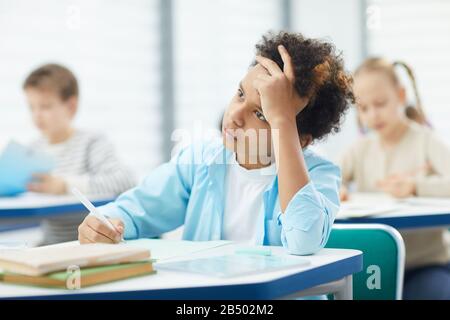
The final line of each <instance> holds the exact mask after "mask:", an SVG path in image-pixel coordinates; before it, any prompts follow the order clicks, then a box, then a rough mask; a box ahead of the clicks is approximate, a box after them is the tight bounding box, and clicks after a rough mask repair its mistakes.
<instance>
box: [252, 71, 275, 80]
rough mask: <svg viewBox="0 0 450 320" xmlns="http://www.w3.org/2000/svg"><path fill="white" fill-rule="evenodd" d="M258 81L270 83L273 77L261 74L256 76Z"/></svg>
mask: <svg viewBox="0 0 450 320" xmlns="http://www.w3.org/2000/svg"><path fill="white" fill-rule="evenodd" d="M256 79H259V80H263V81H270V80H271V79H272V77H271V76H269V75H268V74H262V73H260V74H258V75H257V76H256Z"/></svg>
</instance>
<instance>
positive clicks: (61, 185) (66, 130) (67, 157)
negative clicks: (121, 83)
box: [23, 64, 134, 244]
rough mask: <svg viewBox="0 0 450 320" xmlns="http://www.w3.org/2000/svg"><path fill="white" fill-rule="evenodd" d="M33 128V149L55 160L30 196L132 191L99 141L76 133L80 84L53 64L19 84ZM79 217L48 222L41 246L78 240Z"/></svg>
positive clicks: (103, 141)
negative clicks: (35, 136)
mask: <svg viewBox="0 0 450 320" xmlns="http://www.w3.org/2000/svg"><path fill="white" fill-rule="evenodd" d="M23 89H24V91H25V95H26V98H27V100H28V104H29V106H30V110H31V115H32V119H33V122H34V124H35V125H36V127H37V128H38V130H39V131H40V133H41V134H42V136H41V137H40V138H39V139H38V140H37V141H35V142H34V143H33V144H32V147H33V148H36V149H38V150H40V151H44V152H47V153H48V154H50V155H51V156H53V158H54V160H55V163H56V166H55V168H54V170H53V171H52V172H51V173H49V174H36V175H35V177H34V180H33V181H32V182H31V183H30V184H29V185H28V190H29V191H34V192H41V193H49V194H66V193H70V190H71V189H72V188H73V187H76V188H78V189H79V190H80V191H81V192H83V193H87V194H113V195H114V194H116V195H117V194H119V193H121V192H123V191H125V190H127V189H129V188H131V187H133V185H134V178H133V177H132V176H131V174H130V172H129V171H128V169H127V168H125V167H124V166H123V165H122V164H121V163H120V162H119V161H118V159H117V157H116V155H115V154H114V150H113V147H112V146H111V144H110V143H109V142H108V141H107V140H106V139H105V138H104V137H102V136H100V135H98V134H93V133H90V132H87V131H83V130H79V129H76V128H75V127H74V126H73V123H72V122H73V119H74V117H75V114H76V112H77V109H78V97H79V91H78V83H77V79H76V78H75V76H74V75H73V73H72V72H71V71H70V70H68V69H67V68H65V67H63V66H61V65H57V64H47V65H43V66H41V67H39V68H37V69H36V70H34V71H33V72H32V73H31V74H30V75H29V76H28V77H27V78H26V80H25V82H24V84H23ZM83 218H84V216H83V215H81V214H75V215H68V216H61V217H55V218H51V219H46V220H44V221H43V223H42V228H43V232H44V241H43V243H42V244H51V243H57V242H63V241H70V240H75V239H77V226H78V225H79V224H80V222H81V221H82V220H83Z"/></svg>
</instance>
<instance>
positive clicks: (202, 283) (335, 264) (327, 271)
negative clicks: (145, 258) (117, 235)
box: [0, 243, 362, 300]
mask: <svg viewBox="0 0 450 320" xmlns="http://www.w3.org/2000/svg"><path fill="white" fill-rule="evenodd" d="M61 245H64V244H61ZM236 248H238V247H237V245H236V244H235V243H230V244H227V245H224V246H220V247H216V248H211V249H207V250H203V251H201V252H196V253H193V254H191V255H190V256H189V258H190V259H192V258H202V257H209V256H212V255H223V254H230V253H234V252H235V250H236ZM266 248H269V249H270V250H271V251H272V254H273V255H287V253H286V250H285V249H284V248H282V247H278V246H276V247H275V246H272V247H266ZM150 250H151V249H150ZM303 258H305V259H308V260H309V261H310V264H308V265H304V266H301V267H294V268H289V269H285V270H275V271H270V272H263V273H257V274H251V275H247V276H239V277H231V278H217V277H211V276H205V275H198V274H193V273H186V272H177V271H169V270H164V269H158V268H159V266H161V265H162V264H163V263H167V262H173V261H177V259H178V260H180V259H186V257H184V258H180V257H176V258H173V259H169V260H164V261H161V262H160V263H155V269H156V270H157V272H156V274H154V275H149V276H144V277H137V278H132V279H126V280H121V281H116V282H111V283H107V284H101V285H96V286H92V287H87V288H82V289H78V290H63V289H47V288H38V287H27V286H19V285H13V284H5V283H1V282H0V298H5V299H8V298H10V299H19V298H20V299H39V300H42V299H280V298H281V299H290V298H294V297H300V296H311V295H319V294H327V293H333V294H334V295H335V298H336V299H352V297H353V294H352V275H353V274H354V273H357V272H360V271H361V270H362V252H361V251H358V250H347V249H322V250H321V251H319V252H318V253H317V254H314V255H310V256H304V257H303Z"/></svg>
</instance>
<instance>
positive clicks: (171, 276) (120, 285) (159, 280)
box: [0, 244, 362, 298]
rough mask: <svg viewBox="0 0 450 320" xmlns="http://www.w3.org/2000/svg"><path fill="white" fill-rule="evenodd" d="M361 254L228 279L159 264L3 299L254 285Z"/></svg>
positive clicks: (319, 257)
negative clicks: (117, 277) (115, 277)
mask: <svg viewBox="0 0 450 320" xmlns="http://www.w3.org/2000/svg"><path fill="white" fill-rule="evenodd" d="M236 246H237V244H228V245H224V246H221V247H217V248H212V249H209V250H206V251H201V252H198V253H194V254H192V255H191V256H190V258H195V257H198V258H201V257H209V256H213V255H223V254H231V253H234V251H235V249H236ZM267 248H269V247H267ZM270 249H271V250H272V254H274V255H287V254H286V251H285V249H284V248H282V247H278V246H273V247H270ZM361 255H362V253H361V252H360V251H357V250H347V249H322V250H321V251H320V252H318V253H317V254H315V255H312V256H302V257H300V258H301V259H305V258H306V259H308V260H309V261H310V262H311V263H310V264H309V265H307V266H303V267H297V268H290V269H285V270H277V271H270V272H265V273H261V274H254V275H248V276H240V277H233V278H226V279H222V278H214V277H208V276H203V275H198V274H188V273H178V272H174V271H168V270H158V265H159V264H158V263H155V269H156V270H157V273H156V274H154V275H149V276H144V277H138V278H132V279H127V280H121V281H116V282H112V283H106V284H101V285H96V286H92V287H87V288H83V289H80V290H63V289H46V288H38V287H27V286H19V285H12V284H5V283H0V298H8V297H10V298H11V297H16V298H18V297H32V296H56V295H70V294H88V293H109V292H130V291H141V290H145V291H148V290H158V289H174V288H195V287H217V286H229V285H237V284H240V285H242V284H248V285H251V284H258V283H265V282H271V281H274V280H278V279H282V278H284V277H287V276H290V275H295V274H298V273H302V272H305V271H308V270H312V269H315V268H319V267H322V266H326V265H329V264H333V263H336V262H339V261H341V260H344V259H348V258H354V257H358V256H361ZM289 256H290V257H294V258H295V256H293V255H289ZM184 259H186V258H184ZM176 260H182V259H170V261H176ZM167 262H168V261H167ZM162 263H164V262H161V263H160V264H162ZM329 273H330V272H327V275H329ZM346 275H348V274H346ZM316 276H317V275H316ZM316 281H317V279H316Z"/></svg>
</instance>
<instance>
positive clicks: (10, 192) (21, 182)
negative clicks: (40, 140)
mask: <svg viewBox="0 0 450 320" xmlns="http://www.w3.org/2000/svg"><path fill="white" fill-rule="evenodd" d="M53 167H54V161H53V159H52V158H51V157H50V156H48V155H46V154H43V153H39V152H36V151H34V150H33V149H31V148H28V147H25V146H23V145H21V144H19V143H17V142H14V141H11V142H10V143H9V144H8V145H7V146H6V148H5V149H4V150H3V152H2V154H1V155H0V196H15V195H17V194H20V193H22V192H25V191H26V186H27V184H28V183H30V182H31V181H32V180H33V174H35V173H46V172H49V171H51V170H52V169H53Z"/></svg>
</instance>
